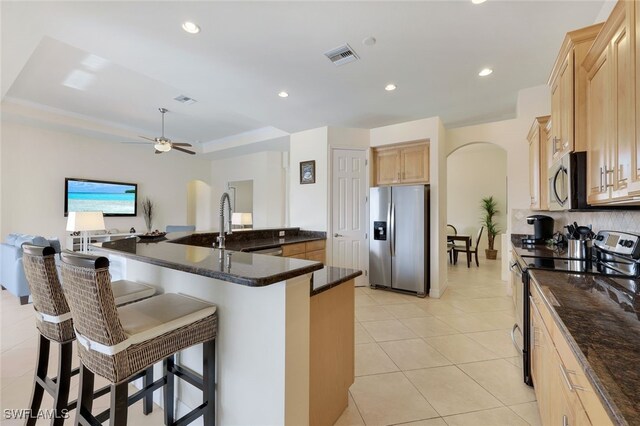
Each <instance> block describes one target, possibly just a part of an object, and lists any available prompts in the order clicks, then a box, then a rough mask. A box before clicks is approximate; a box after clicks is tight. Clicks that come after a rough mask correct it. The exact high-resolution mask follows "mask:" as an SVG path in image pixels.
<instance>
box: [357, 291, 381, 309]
mask: <svg viewBox="0 0 640 426" xmlns="http://www.w3.org/2000/svg"><path fill="white" fill-rule="evenodd" d="M377 304H378V303H377V302H376V301H375V300H373V299H372V298H371V297H370V296H369V295H368V294H364V293H362V294H358V293H356V295H355V305H356V306H372V305H377Z"/></svg>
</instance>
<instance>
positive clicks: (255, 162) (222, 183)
mask: <svg viewBox="0 0 640 426" xmlns="http://www.w3.org/2000/svg"><path fill="white" fill-rule="evenodd" d="M242 180H253V227H254V228H273V227H280V226H283V225H284V224H285V223H284V221H285V214H284V212H285V197H286V195H285V194H286V188H285V169H284V168H283V162H282V153H281V152H277V151H264V152H257V153H254V154H248V155H242V156H239V157H233V158H227V159H224V160H215V161H212V162H211V191H212V203H213V206H212V212H213V214H214V216H215V218H214V220H213V222H212V228H213V229H216V230H217V229H218V227H219V224H218V215H219V209H220V197H221V196H222V193H223V192H226V191H228V189H227V183H228V182H232V181H242ZM225 210H226V208H225ZM296 226H297V225H296Z"/></svg>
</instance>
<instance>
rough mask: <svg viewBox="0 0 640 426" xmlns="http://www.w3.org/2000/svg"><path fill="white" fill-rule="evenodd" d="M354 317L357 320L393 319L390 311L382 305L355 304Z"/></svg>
mask: <svg viewBox="0 0 640 426" xmlns="http://www.w3.org/2000/svg"><path fill="white" fill-rule="evenodd" d="M356 319H357V320H358V321H380V320H386V319H394V317H393V315H391V312H389V311H387V310H386V309H385V308H384V306H380V305H370V306H356Z"/></svg>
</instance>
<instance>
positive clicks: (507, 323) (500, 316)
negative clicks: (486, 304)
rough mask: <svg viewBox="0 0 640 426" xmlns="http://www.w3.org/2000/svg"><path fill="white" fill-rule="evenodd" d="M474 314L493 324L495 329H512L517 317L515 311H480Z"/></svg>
mask: <svg viewBox="0 0 640 426" xmlns="http://www.w3.org/2000/svg"><path fill="white" fill-rule="evenodd" d="M473 316H474V317H476V318H478V319H479V320H481V321H484V322H486V323H488V324H491V326H492V327H493V328H494V329H503V330H511V329H512V328H513V324H515V323H516V317H515V315H514V313H513V311H497V312H478V313H475V314H473Z"/></svg>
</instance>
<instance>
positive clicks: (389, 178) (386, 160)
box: [372, 141, 429, 186]
mask: <svg viewBox="0 0 640 426" xmlns="http://www.w3.org/2000/svg"><path fill="white" fill-rule="evenodd" d="M372 157H373V186H380V185H395V184H410V183H429V142H428V141H420V142H415V143H410V144H401V145H390V146H384V147H379V148H374V149H373V155H372Z"/></svg>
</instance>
